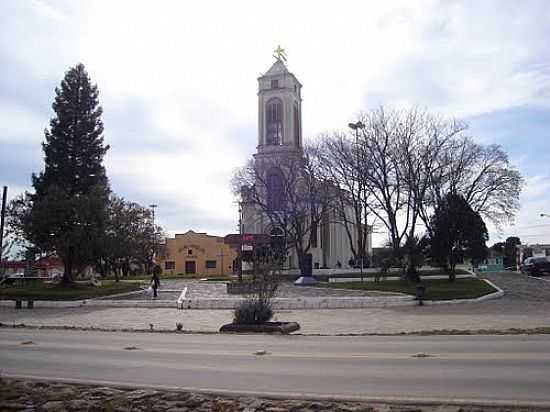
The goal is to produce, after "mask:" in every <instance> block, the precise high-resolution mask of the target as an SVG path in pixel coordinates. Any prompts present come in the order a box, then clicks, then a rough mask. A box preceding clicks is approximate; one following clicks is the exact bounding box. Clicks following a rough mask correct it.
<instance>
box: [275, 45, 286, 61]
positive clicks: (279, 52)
mask: <svg viewBox="0 0 550 412" xmlns="http://www.w3.org/2000/svg"><path fill="white" fill-rule="evenodd" d="M274 53H275V54H274V55H273V57H275V58H276V59H277V60H280V61H284V62H285V63H286V52H285V49H283V48H282V47H281V45H278V46H277V48H276V49H275V50H274Z"/></svg>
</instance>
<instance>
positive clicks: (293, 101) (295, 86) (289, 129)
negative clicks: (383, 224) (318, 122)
mask: <svg viewBox="0 0 550 412" xmlns="http://www.w3.org/2000/svg"><path fill="white" fill-rule="evenodd" d="M258 86H259V88H258V146H257V150H256V153H255V154H254V162H255V164H256V165H259V167H260V170H261V172H260V173H259V174H258V177H257V179H259V180H263V182H262V183H264V187H265V190H264V193H263V195H262V196H265V201H266V205H267V209H266V207H263V208H262V207H258V202H256V203H254V202H247V201H246V196H243V204H242V221H241V233H254V234H270V235H272V236H274V235H279V234H280V233H282V232H283V231H282V230H281V228H280V227H276V226H277V225H276V224H274V221H273V219H272V218H271V219H270V218H269V216H268V215H267V214H268V213H269V211H270V210H274V211H276V210H278V208H281V209H282V208H283V204H282V203H283V200H282V199H283V198H284V195H282V192H284V191H285V189H284V185H283V184H282V183H281V181H283V180H285V179H284V178H285V177H288V176H287V175H288V174H289V173H292V170H290V167H289V166H285V165H289V164H299V159H300V158H301V157H302V156H303V138H302V95H301V93H302V84H301V83H300V82H299V81H298V79H297V78H296V76H294V74H292V73H291V72H289V70H288V68H287V67H286V65H285V63H284V62H283V61H282V60H281V58H280V56H279V58H276V61H275V63H274V64H273V65H272V66H271V68H270V69H269V70H268V71H267V72H266V73H265V74H264V75H262V76H261V77H260V78H258ZM285 181H286V182H288V181H289V179H286V180H285ZM257 183H258V182H257ZM296 184H299V183H296ZM264 206H265V205H264ZM266 210H268V212H267V213H266ZM345 215H346V216H347V217H348V222H349V221H350V220H351V217H350V216H351V215H352V214H351V213H345ZM341 216H342V211H341V210H334V209H332V210H328V211H326V212H325V213H324V214H323V217H322V218H321V219H319V220H318V221H316V222H314V224H313V225H310V226H309V227H308V235H307V241H308V245H309V246H310V247H309V249H308V250H307V254H308V255H310V256H309V259H310V260H311V266H312V268H313V269H322V268H346V267H349V266H350V265H353V262H352V256H353V255H352V251H351V242H353V243H355V240H354V238H353V236H356V234H355V232H356V231H355V230H354V229H352V230H350V231H349V232H348V231H346V227H345V226H344V224H342V223H341ZM348 228H349V224H348ZM350 233H353V234H352V235H351V236H350ZM350 237H351V239H350ZM371 245H372V242H371V238H370V236H369V239H368V241H367V253H368V254H369V255H370V254H371V250H372V246H371ZM285 266H286V267H287V268H289V269H298V268H299V262H298V256H297V253H296V248H292V249H291V250H290V251H289V254H288V257H287V261H286V265H285Z"/></svg>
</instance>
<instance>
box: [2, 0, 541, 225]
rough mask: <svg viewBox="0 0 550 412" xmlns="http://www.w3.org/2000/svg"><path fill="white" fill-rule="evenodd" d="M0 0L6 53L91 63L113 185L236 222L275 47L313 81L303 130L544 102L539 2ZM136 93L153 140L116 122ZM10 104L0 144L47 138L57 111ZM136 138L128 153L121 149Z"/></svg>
mask: <svg viewBox="0 0 550 412" xmlns="http://www.w3.org/2000/svg"><path fill="white" fill-rule="evenodd" d="M14 4H16V5H14ZM0 8H2V9H4V10H6V13H2V15H3V16H4V17H0V23H2V25H1V26H2V27H1V28H0V35H1V36H0V37H1V38H2V40H0V57H1V58H2V59H4V60H6V61H9V62H11V63H13V64H15V65H16V66H15V67H17V68H21V70H22V71H24V72H25V73H28V76H29V77H30V78H32V79H34V80H36V79H39V80H43V79H47V80H48V81H51V83H52V89H53V87H54V86H55V85H57V84H59V81H60V80H61V78H62V76H63V73H64V71H65V70H66V69H67V67H68V66H70V65H74V64H75V63H77V62H79V61H82V62H83V63H84V64H85V65H86V67H87V68H88V70H89V72H90V75H91V77H92V79H93V81H95V82H97V83H98V85H99V88H100V93H101V95H100V98H101V102H102V105H103V107H104V109H105V115H104V118H105V119H108V121H106V138H107V143H109V144H112V146H113V148H112V149H111V151H110V152H109V154H108V156H107V158H106V162H107V166H108V171H109V173H110V175H111V176H112V180H113V182H115V183H116V182H125V184H130V182H133V183H134V186H135V187H136V188H139V189H140V190H142V191H143V193H144V194H146V195H149V194H151V196H158V197H162V198H170V199H174V202H177V203H178V204H180V205H181V209H182V214H183V213H185V210H186V206H189V205H191V206H192V207H193V209H195V210H203V211H204V213H205V214H206V215H207V214H212V215H216V217H220V216H221V218H222V219H230V218H232V217H230V216H233V215H232V213H234V210H232V209H231V208H232V205H231V201H232V199H231V194H230V192H229V178H230V174H231V172H232V170H233V169H234V168H235V167H236V166H239V165H241V164H243V163H244V161H245V160H246V158H247V157H248V156H250V155H251V154H252V153H253V152H254V151H255V136H252V139H251V136H250V135H243V136H241V135H239V133H241V131H242V130H248V131H250V130H255V129H256V121H257V120H256V119H257V101H256V98H257V97H256V93H257V83H256V79H257V77H258V76H259V75H260V73H261V72H265V71H266V70H267V69H268V68H269V66H270V64H271V63H272V61H273V59H272V57H271V53H272V52H271V51H272V50H273V49H274V48H275V47H276V45H277V44H281V45H282V46H283V47H285V48H286V50H287V53H288V57H289V68H290V70H291V71H293V72H294V73H295V74H296V76H297V77H298V79H299V80H300V81H301V82H302V83H303V85H304V89H303V98H304V101H303V125H304V134H305V136H307V137H313V136H316V135H317V134H318V133H319V132H321V131H323V130H332V129H335V128H342V127H345V125H346V124H347V123H348V122H349V121H350V120H351V119H352V118H353V116H354V114H355V113H356V112H358V111H360V110H364V109H365V108H366V107H368V106H372V105H378V104H380V103H383V104H386V105H394V106H403V105H412V104H415V105H416V104H419V105H422V106H424V105H425V106H427V107H428V108H430V109H433V110H437V111H441V112H444V113H449V114H452V115H471V114H479V113H486V112H490V111H493V110H498V109H502V108H508V107H513V106H518V105H525V104H535V105H541V106H545V107H550V104H549V103H550V97H549V96H550V65H549V64H548V59H549V57H550V56H549V54H550V50H548V49H547V44H546V42H547V38H548V36H547V34H548V33H546V32H547V27H548V26H549V24H548V23H550V17H549V16H550V13H549V10H550V5H549V4H548V3H545V2H531V3H528V5H525V4H523V3H522V4H519V3H515V2H506V3H505V4H504V5H502V3H501V2H500V1H496V2H483V3H479V2H476V3H473V2H463V3H462V2H439V1H435V0H434V1H430V0H428V1H421V2H414V3H411V2H408V1H396V2H391V3H387V4H386V3H379V2H378V3H373V2H359V1H341V2H326V3H324V2H318V3H315V5H314V6H312V4H311V3H308V2H293V1H290V0H284V1H280V2H278V3H277V6H276V8H274V7H273V5H272V4H271V3H262V2H252V1H241V2H236V1H234V2H223V1H203V2H181V1H165V2H161V3H158V2H152V1H148V2H146V1H143V2H136V1H116V2H112V1H93V2H71V1H55V2H52V1H46V0H41V1H39V0H34V1H33V2H30V3H27V4H25V3H24V2H23V3H21V4H20V3H19V2H17V3H12V4H11V5H6V4H3V5H2V6H0ZM545 31H546V32H545ZM7 81H9V80H7V79H2V80H0V85H1V83H2V82H7ZM29 84H32V82H29ZM21 87H26V86H25V85H24V84H22V85H21ZM50 98H53V90H52V92H51V95H50ZM136 102H137V103H138V104H139V105H140V107H141V106H143V113H140V116H141V118H140V119H136V123H137V120H139V122H140V124H143V125H146V126H147V128H148V131H147V135H145V134H143V136H142V135H141V134H140V130H135V129H134V124H133V122H132V119H131V118H124V119H123V123H120V119H117V118H116V117H114V116H113V115H112V113H115V112H116V113H118V112H120V111H121V108H125V107H128V106H131V105H133V104H136ZM0 106H1V107H3V108H4V109H2V110H0V128H2V129H1V130H0V132H1V133H0V139H2V138H3V139H18V138H21V136H24V135H27V134H29V132H30V131H31V130H33V135H36V136H41V131H42V129H43V128H44V126H46V125H47V119H40V118H38V117H36V116H35V115H34V114H33V113H32V111H30V110H28V109H27V108H25V107H20V106H18V105H17V104H15V103H13V102H9V101H7V102H4V101H3V102H0ZM10 119H16V120H17V121H16V122H14V121H11V122H7V121H5V120H10ZM117 121H118V122H117ZM110 127H111V128H110ZM125 127H126V128H127V130H125ZM143 133H144V132H143ZM155 134H156V135H157V136H158V139H159V143H158V144H159V145H164V146H171V145H173V147H174V149H172V148H171V147H164V148H163V149H165V150H160V151H155V150H150V147H151V145H152V144H154V143H155V137H156V136H155ZM126 135H132V141H133V143H134V145H133V147H132V148H131V150H130V147H129V146H128V145H127V144H124V145H123V144H122V140H123V138H126V137H127V136H126ZM243 142H246V143H247V144H249V147H248V148H245V149H243ZM179 143H181V148H180V145H179ZM146 146H147V147H146ZM176 148H177V149H176ZM123 149H124V150H125V152H123V151H122V150H123ZM178 150H181V152H178ZM160 152H162V153H160ZM540 174H542V173H540ZM529 187H531V186H529ZM533 187H534V186H533ZM114 190H115V191H117V187H114ZM527 190H528V191H527V192H526V193H527V194H524V200H525V202H527V203H529V202H530V199H531V197H530V196H531V194H532V193H531V192H529V190H531V191H536V190H541V189H536V188H534V189H527ZM545 190H546V189H545ZM544 196H546V199H549V198H550V196H548V194H547V192H544ZM159 209H160V208H159ZM162 213H163V212H162V210H159V214H160V218H161V219H162ZM522 213H523V212H522ZM524 218H525V216H524V215H523V214H520V217H518V222H520V220H521V219H524ZM165 223H166V225H167V229H169V230H171V229H173V227H172V225H173V223H172V222H170V221H167V222H165ZM189 225H190V228H191V226H192V225H193V222H190V223H189ZM184 229H187V228H180V227H178V228H177V230H179V231H181V230H184ZM232 229H233V225H230V227H224V228H223V229H220V232H223V230H226V231H229V230H232Z"/></svg>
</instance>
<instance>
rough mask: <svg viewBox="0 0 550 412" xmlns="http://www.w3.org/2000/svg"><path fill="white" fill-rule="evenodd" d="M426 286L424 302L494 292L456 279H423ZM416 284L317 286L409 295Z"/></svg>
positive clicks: (470, 280)
mask: <svg viewBox="0 0 550 412" xmlns="http://www.w3.org/2000/svg"><path fill="white" fill-rule="evenodd" d="M422 284H423V285H424V286H426V293H425V296H424V299H425V300H449V299H471V298H478V297H480V296H483V295H486V294H488V293H492V292H496V290H495V289H494V288H493V287H492V286H490V285H489V284H487V283H486V282H484V281H482V280H480V279H476V278H467V279H456V280H455V281H454V282H449V281H448V280H446V279H431V280H430V279H424V280H423V281H422ZM417 285H418V283H414V282H408V281H404V280H386V281H381V282H364V283H361V282H342V283H340V282H338V283H319V284H318V286H321V287H327V288H334V289H353V290H378V291H384V292H400V293H407V294H409V295H415V294H416V286H417Z"/></svg>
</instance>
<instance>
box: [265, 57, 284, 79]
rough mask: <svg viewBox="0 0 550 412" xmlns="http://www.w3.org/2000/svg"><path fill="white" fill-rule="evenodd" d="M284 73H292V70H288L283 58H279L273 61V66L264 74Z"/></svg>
mask: <svg viewBox="0 0 550 412" xmlns="http://www.w3.org/2000/svg"><path fill="white" fill-rule="evenodd" d="M282 73H290V72H289V71H288V69H287V67H286V66H285V64H284V63H283V62H282V60H279V59H277V60H275V63H273V65H272V66H271V68H270V69H269V70H268V71H267V73H266V74H264V76H274V75H277V74H282Z"/></svg>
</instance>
